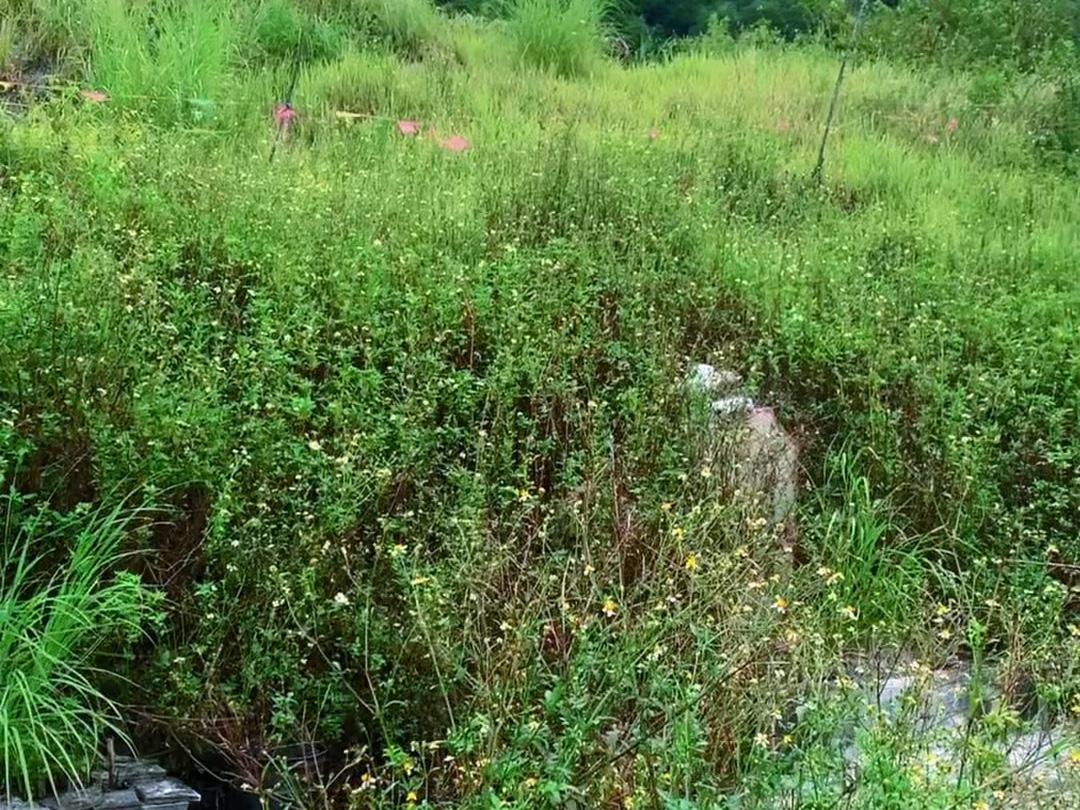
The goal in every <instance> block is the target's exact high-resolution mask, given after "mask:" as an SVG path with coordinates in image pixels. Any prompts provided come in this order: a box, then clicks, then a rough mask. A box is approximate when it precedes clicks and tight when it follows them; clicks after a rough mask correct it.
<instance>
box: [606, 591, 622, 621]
mask: <svg viewBox="0 0 1080 810" xmlns="http://www.w3.org/2000/svg"><path fill="white" fill-rule="evenodd" d="M618 612H619V605H618V603H617V602H616V601H615V600H614V599H612V598H611V597H610V596H609V597H608V598H607V599H605V600H604V615H605V616H609V617H610V616H614V615H615V614H616V613H618Z"/></svg>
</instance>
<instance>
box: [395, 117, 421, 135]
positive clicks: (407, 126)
mask: <svg viewBox="0 0 1080 810" xmlns="http://www.w3.org/2000/svg"><path fill="white" fill-rule="evenodd" d="M397 129H398V132H400V133H401V134H402V135H417V134H419V132H420V122H419V121H411V120H409V119H407V118H406V119H403V120H401V121H398V122H397Z"/></svg>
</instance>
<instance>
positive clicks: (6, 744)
mask: <svg viewBox="0 0 1080 810" xmlns="http://www.w3.org/2000/svg"><path fill="white" fill-rule="evenodd" d="M3 500H4V510H3V515H4V524H3V546H2V548H3V550H2V552H0V571H2V578H0V773H2V774H3V782H2V783H0V787H2V788H3V790H4V792H5V793H6V794H7V795H9V796H11V795H21V796H23V797H24V798H27V799H33V798H41V797H42V796H43V795H45V792H46V791H56V790H57V789H59V788H62V787H64V786H66V785H68V784H81V783H83V782H84V781H85V780H86V779H87V778H88V777H89V773H90V770H91V768H92V767H93V766H94V765H95V764H96V763H97V761H98V752H99V750H100V746H101V743H102V739H103V734H104V733H106V732H107V733H110V734H112V735H114V736H116V737H117V738H119V739H120V740H126V739H127V734H126V730H125V728H124V726H123V724H122V719H121V714H120V709H119V707H118V706H116V705H115V704H114V703H113V702H111V701H110V700H109V699H108V698H107V697H105V695H104V694H103V693H102V691H101V689H100V686H99V684H100V677H99V673H98V671H97V669H96V668H97V667H98V666H99V665H100V664H101V663H102V661H101V658H100V654H101V653H102V652H105V651H107V650H108V649H109V648H110V647H111V646H113V645H115V644H116V643H117V642H119V643H120V644H125V643H127V642H129V641H131V640H132V639H133V638H134V637H135V636H136V635H137V634H139V633H140V632H141V631H142V629H143V625H144V622H145V620H146V619H147V618H148V617H149V616H150V609H151V606H152V600H151V599H150V597H149V595H148V593H147V592H146V591H145V590H144V588H143V586H142V585H141V583H140V581H139V579H138V577H136V576H135V575H133V574H130V573H125V572H124V571H122V570H118V568H117V566H118V565H120V563H121V562H122V558H123V551H124V542H125V539H126V537H127V536H128V533H129V530H130V528H131V526H132V522H133V520H134V519H135V518H136V517H137V516H138V514H137V512H133V511H131V510H130V509H128V508H126V506H125V505H124V504H123V503H118V504H116V505H114V506H111V507H110V506H101V507H97V508H91V509H80V510H77V512H76V514H74V515H71V516H57V515H50V514H48V513H47V512H39V513H37V514H36V515H27V514H25V512H24V510H23V509H22V508H20V499H19V497H18V496H17V495H16V494H14V493H8V494H6V495H5V497H4V499H3Z"/></svg>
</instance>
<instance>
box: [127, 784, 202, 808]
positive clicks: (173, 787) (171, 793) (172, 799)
mask: <svg viewBox="0 0 1080 810" xmlns="http://www.w3.org/2000/svg"><path fill="white" fill-rule="evenodd" d="M135 793H136V794H137V795H138V797H139V800H140V801H142V802H143V803H144V804H152V805H155V806H157V805H164V804H175V803H178V802H187V803H191V802H197V801H200V800H201V799H202V796H200V795H199V793H198V791H196V790H193V789H192V788H190V787H188V786H187V785H185V784H184V783H183V782H181V781H180V780H179V779H174V778H172V777H167V778H165V779H156V780H154V781H152V782H141V783H139V784H137V785H135Z"/></svg>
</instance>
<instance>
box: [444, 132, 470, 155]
mask: <svg viewBox="0 0 1080 810" xmlns="http://www.w3.org/2000/svg"><path fill="white" fill-rule="evenodd" d="M439 145H440V146H442V147H443V148H444V149H449V150H450V151H451V152H464V151H465V150H466V149H468V148H469V139H468V138H466V137H465V136H464V135H451V136H450V137H449V138H445V139H443V140H441V141H439Z"/></svg>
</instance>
